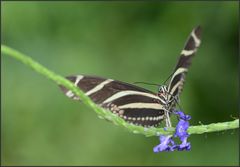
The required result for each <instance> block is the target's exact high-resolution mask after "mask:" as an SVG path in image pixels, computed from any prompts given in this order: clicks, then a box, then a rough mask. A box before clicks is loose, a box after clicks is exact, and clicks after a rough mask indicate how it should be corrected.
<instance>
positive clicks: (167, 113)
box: [165, 110, 172, 127]
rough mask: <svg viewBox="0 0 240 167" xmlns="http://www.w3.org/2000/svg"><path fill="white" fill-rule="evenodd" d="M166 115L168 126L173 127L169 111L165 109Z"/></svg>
mask: <svg viewBox="0 0 240 167" xmlns="http://www.w3.org/2000/svg"><path fill="white" fill-rule="evenodd" d="M165 116H166V119H165V120H166V127H172V123H171V120H170V117H169V111H167V110H165Z"/></svg>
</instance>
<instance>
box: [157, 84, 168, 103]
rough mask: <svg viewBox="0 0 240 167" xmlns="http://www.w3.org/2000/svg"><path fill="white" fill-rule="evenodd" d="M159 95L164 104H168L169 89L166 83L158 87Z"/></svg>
mask: <svg viewBox="0 0 240 167" xmlns="http://www.w3.org/2000/svg"><path fill="white" fill-rule="evenodd" d="M158 97H160V99H161V101H162V102H163V103H164V104H167V101H168V90H167V86H166V85H162V86H160V87H159V89H158Z"/></svg>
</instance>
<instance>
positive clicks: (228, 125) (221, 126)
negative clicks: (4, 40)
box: [1, 45, 239, 136]
mask: <svg viewBox="0 0 240 167" xmlns="http://www.w3.org/2000/svg"><path fill="white" fill-rule="evenodd" d="M1 52H2V53H3V54H5V55H8V56H11V57H13V58H15V59H17V60H18V61H20V62H22V63H23V64H25V65H27V66H28V67H31V68H32V69H33V70H35V71H36V72H38V73H39V74H42V75H43V76H45V77H46V78H48V79H50V80H52V81H54V82H55V83H56V84H61V85H63V86H64V87H66V88H68V89H69V90H71V91H72V92H73V93H75V94H76V95H78V96H79V97H80V98H81V100H82V102H83V103H85V104H86V105H87V106H89V107H90V108H92V109H93V110H94V111H95V112H96V113H97V114H98V115H99V117H101V118H105V119H107V120H110V121H112V122H113V123H114V124H115V125H118V126H120V127H125V128H127V129H128V130H129V131H131V132H133V133H138V134H143V135H145V136H159V135H160V134H163V135H167V134H168V135H172V134H173V133H174V131H175V128H173V127H172V128H168V129H167V130H164V129H163V128H154V127H151V128H144V127H142V126H136V125H133V124H130V123H127V122H125V121H124V120H123V119H122V118H120V117H118V116H116V115H115V114H113V113H111V112H110V111H108V110H104V109H102V108H100V107H98V106H97V105H96V104H95V103H94V102H93V101H92V100H91V99H90V98H89V97H88V96H86V95H85V94H84V92H83V91H82V90H80V89H79V88H78V87H76V86H75V85H74V84H73V83H72V82H70V81H69V80H67V79H65V78H64V77H62V76H60V75H58V74H56V73H54V72H52V71H51V70H49V69H47V68H46V67H44V66H42V65H41V64H39V63H38V62H36V61H35V60H33V59H32V58H30V57H28V56H26V55H24V54H23V53H20V52H18V51H17V50H14V49H12V48H10V47H8V46H5V45H1ZM236 128H239V119H236V120H233V121H229V122H221V123H212V124H209V125H198V126H190V127H189V128H188V133H189V134H202V133H209V132H217V131H223V130H229V129H236Z"/></svg>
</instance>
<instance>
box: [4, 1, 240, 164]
mask: <svg viewBox="0 0 240 167" xmlns="http://www.w3.org/2000/svg"><path fill="white" fill-rule="evenodd" d="M238 21H239V17H238V2H237V1H236V2H151V3H150V2H149V3H147V2H3V3H2V32H1V33H2V43H3V44H6V45H8V46H10V47H13V48H15V49H17V50H19V51H21V52H23V53H25V54H27V55H29V56H31V57H32V58H33V59H35V60H36V61H38V62H40V63H41V64H43V65H44V66H46V67H48V68H49V69H51V70H53V71H55V72H57V73H58V74H61V75H63V76H67V75H72V74H89V75H97V76H102V77H107V78H113V79H118V80H122V81H125V82H129V83H133V82H136V81H142V82H151V83H159V84H162V83H163V82H164V81H165V80H166V79H167V77H168V76H169V75H170V74H171V73H172V70H173V68H174V66H175V64H176V61H177V59H178V56H179V53H180V51H181V49H182V47H183V45H184V43H185V41H186V39H187V37H188V35H189V33H190V32H191V30H192V28H193V27H195V26H197V25H201V26H202V28H203V34H202V45H201V47H200V48H199V51H198V53H197V55H196V57H194V59H193V63H192V66H191V68H190V71H189V73H188V76H187V78H186V79H187V80H186V84H185V87H184V91H183V93H182V95H181V107H182V108H183V109H184V111H185V112H186V113H188V114H190V115H191V116H192V120H191V124H192V125H199V124H200V123H203V124H209V123H213V122H224V121H231V120H233V117H238V113H237V111H238V110H237V102H238V73H237V64H238V28H239V27H238ZM1 60H2V61H1V75H2V78H1V79H2V81H1V84H2V87H1V88H2V93H1V103H2V105H1V110H2V114H1V116H2V121H1V125H2V129H1V130H2V131H1V134H2V138H1V140H2V147H1V158H2V165H237V164H238V163H239V160H238V157H239V144H238V142H239V133H238V131H237V130H229V131H223V132H217V133H208V134H203V135H192V136H191V137H190V141H191V144H192V150H191V151H190V152H187V151H183V152H163V153H159V154H154V153H153V151H152V149H153V147H154V146H155V145H157V144H158V143H159V140H158V138H157V137H150V138H146V137H145V136H142V135H136V134H132V133H129V132H128V131H127V130H126V129H123V128H120V127H117V126H115V125H114V124H112V123H110V122H107V121H104V120H101V119H99V118H98V117H97V115H96V113H95V112H94V111H93V110H91V109H89V108H88V107H86V106H85V105H84V104H81V103H79V102H76V101H72V100H70V99H68V98H67V97H65V96H64V94H63V93H62V92H61V91H60V89H59V88H58V86H57V85H56V84H55V83H53V82H52V81H50V80H48V79H46V78H45V77H43V76H41V75H40V74H38V73H36V72H34V71H33V70H31V69H29V68H28V67H26V66H25V65H23V64H21V63H19V62H17V61H16V60H14V59H12V58H10V57H7V56H5V55H2V56H1ZM139 86H143V87H145V88H147V89H150V90H152V91H157V88H156V87H154V86H149V85H139Z"/></svg>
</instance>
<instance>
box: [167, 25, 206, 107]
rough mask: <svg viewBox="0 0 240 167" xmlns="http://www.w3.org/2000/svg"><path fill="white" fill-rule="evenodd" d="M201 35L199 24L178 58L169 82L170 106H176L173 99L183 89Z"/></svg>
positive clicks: (176, 97)
mask: <svg viewBox="0 0 240 167" xmlns="http://www.w3.org/2000/svg"><path fill="white" fill-rule="evenodd" d="M200 35H201V27H200V26H198V27H196V28H195V29H193V31H192V32H191V35H190V37H189V38H188V40H187V42H186V44H185V47H184V49H183V50H182V52H181V56H180V58H179V60H178V63H177V65H176V67H175V69H174V73H173V75H172V77H171V79H170V82H169V84H168V92H169V93H170V96H169V101H172V103H171V107H170V108H172V107H174V106H175V104H176V100H173V99H174V98H175V99H178V98H179V95H180V93H181V91H182V88H183V84H184V81H185V76H186V74H187V71H188V68H189V66H190V64H191V60H192V57H193V56H194V54H195V53H196V52H197V49H198V47H199V46H200V43H201V41H200Z"/></svg>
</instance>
